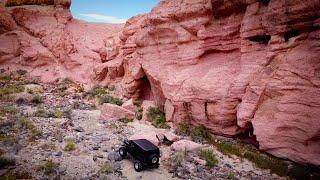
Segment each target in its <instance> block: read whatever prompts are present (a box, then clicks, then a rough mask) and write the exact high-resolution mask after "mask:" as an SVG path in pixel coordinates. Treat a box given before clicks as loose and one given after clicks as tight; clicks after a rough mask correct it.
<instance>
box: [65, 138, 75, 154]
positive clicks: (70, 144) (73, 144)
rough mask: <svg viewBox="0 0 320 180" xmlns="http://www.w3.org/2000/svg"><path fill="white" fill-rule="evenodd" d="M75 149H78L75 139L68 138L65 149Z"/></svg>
mask: <svg viewBox="0 0 320 180" xmlns="http://www.w3.org/2000/svg"><path fill="white" fill-rule="evenodd" d="M75 149H76V144H75V143H74V142H73V141H71V140H68V141H67V144H66V146H65V147H64V150H65V151H73V150H75Z"/></svg>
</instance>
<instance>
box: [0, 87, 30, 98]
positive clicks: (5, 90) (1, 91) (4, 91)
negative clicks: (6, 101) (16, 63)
mask: <svg viewBox="0 0 320 180" xmlns="http://www.w3.org/2000/svg"><path fill="white" fill-rule="evenodd" d="M23 91H24V86H22V85H17V84H9V85H6V86H4V87H2V88H0V99H3V98H5V97H6V96H9V95H11V94H16V93H21V92H23Z"/></svg>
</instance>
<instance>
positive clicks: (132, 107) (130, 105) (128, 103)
mask: <svg viewBox="0 0 320 180" xmlns="http://www.w3.org/2000/svg"><path fill="white" fill-rule="evenodd" d="M122 107H123V108H125V109H127V110H129V111H132V112H135V110H136V107H135V105H134V104H133V99H129V100H128V101H126V102H124V103H123V104H122Z"/></svg>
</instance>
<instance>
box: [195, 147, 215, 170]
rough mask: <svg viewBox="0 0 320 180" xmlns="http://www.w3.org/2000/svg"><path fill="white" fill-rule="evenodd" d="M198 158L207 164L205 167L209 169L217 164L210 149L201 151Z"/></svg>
mask: <svg viewBox="0 0 320 180" xmlns="http://www.w3.org/2000/svg"><path fill="white" fill-rule="evenodd" d="M199 156H200V157H201V159H204V160H205V161H206V162H207V166H209V167H213V166H216V165H217V164H218V162H219V161H218V159H217V158H216V156H215V155H214V154H213V151H212V150H211V149H201V150H200V151H199Z"/></svg>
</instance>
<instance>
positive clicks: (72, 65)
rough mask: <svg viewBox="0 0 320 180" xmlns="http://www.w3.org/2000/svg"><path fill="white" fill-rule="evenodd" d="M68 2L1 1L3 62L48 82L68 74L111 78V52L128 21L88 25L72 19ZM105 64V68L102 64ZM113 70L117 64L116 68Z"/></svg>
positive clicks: (82, 79)
mask: <svg viewBox="0 0 320 180" xmlns="http://www.w3.org/2000/svg"><path fill="white" fill-rule="evenodd" d="M70 4H71V1H69V0H55V1H53V0H43V1H32V0H24V1H17V0H7V1H2V2H1V5H0V23H1V24H0V25H1V26H0V33H1V35H0V56H1V57H0V66H1V67H2V68H4V69H9V70H14V69H19V68H23V69H27V70H29V71H31V74H32V75H34V76H41V78H42V80H43V81H46V82H52V81H54V80H55V79H57V78H64V77H69V78H71V79H73V80H75V81H78V82H82V83H86V84H91V83H94V82H96V81H101V80H102V79H105V78H106V74H107V72H105V71H106V70H104V69H105V67H116V68H118V69H116V70H118V71H115V72H116V73H119V74H120V75H121V74H123V68H122V67H120V65H119V64H121V63H120V62H113V63H105V62H106V58H107V57H106V56H105V54H106V52H107V51H108V49H110V46H112V45H113V44H114V43H115V42H116V41H117V39H119V38H118V34H119V32H121V30H122V27H123V25H111V24H110V25H108V24H97V23H87V22H83V21H80V20H76V19H73V18H72V15H71V13H70V10H69V7H70ZM102 67H104V68H102ZM113 69H114V68H113Z"/></svg>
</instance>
